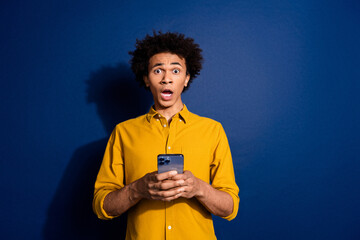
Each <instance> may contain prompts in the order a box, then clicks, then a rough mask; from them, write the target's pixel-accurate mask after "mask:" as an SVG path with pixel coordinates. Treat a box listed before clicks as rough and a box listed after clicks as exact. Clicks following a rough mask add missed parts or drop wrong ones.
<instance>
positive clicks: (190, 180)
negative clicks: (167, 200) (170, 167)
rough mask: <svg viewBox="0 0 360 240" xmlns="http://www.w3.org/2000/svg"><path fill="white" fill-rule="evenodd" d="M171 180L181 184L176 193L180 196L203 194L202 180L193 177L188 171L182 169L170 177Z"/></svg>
mask: <svg viewBox="0 0 360 240" xmlns="http://www.w3.org/2000/svg"><path fill="white" fill-rule="evenodd" d="M172 180H174V181H176V182H177V183H179V184H180V185H181V187H180V188H179V193H178V195H180V197H184V198H192V197H200V196H202V195H203V189H202V186H203V184H202V183H204V182H203V181H201V180H200V179H199V178H197V177H195V176H194V175H193V174H192V172H190V171H184V173H183V174H177V175H175V176H174V177H172Z"/></svg>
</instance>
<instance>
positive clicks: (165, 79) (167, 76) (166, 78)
mask: <svg viewBox="0 0 360 240" xmlns="http://www.w3.org/2000/svg"><path fill="white" fill-rule="evenodd" d="M172 82H173V81H172V79H171V73H169V72H168V71H165V74H164V76H163V78H162V79H161V84H168V83H172Z"/></svg>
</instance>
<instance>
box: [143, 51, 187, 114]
mask: <svg viewBox="0 0 360 240" xmlns="http://www.w3.org/2000/svg"><path fill="white" fill-rule="evenodd" d="M148 72H149V73H148V76H144V82H145V85H146V86H147V87H149V88H150V90H151V93H152V95H153V98H154V102H155V109H156V110H165V109H170V108H173V109H177V110H181V109H182V107H183V103H182V101H181V93H182V91H183V89H184V87H186V86H187V84H188V82H189V79H190V75H188V74H186V63H185V59H184V58H180V57H179V56H178V55H176V54H172V53H158V54H155V55H154V56H152V57H151V58H150V60H149V66H148Z"/></svg>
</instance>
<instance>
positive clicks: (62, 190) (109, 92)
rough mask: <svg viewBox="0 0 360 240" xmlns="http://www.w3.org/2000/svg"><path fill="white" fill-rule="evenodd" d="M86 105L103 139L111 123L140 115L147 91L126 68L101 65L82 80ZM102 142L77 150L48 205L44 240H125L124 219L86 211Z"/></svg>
mask: <svg viewBox="0 0 360 240" xmlns="http://www.w3.org/2000/svg"><path fill="white" fill-rule="evenodd" d="M87 87H88V89H87V93H88V94H87V98H88V99H87V101H88V103H95V104H96V106H97V111H98V114H99V116H100V118H101V120H102V122H103V124H104V126H105V129H106V131H107V133H108V135H110V134H111V131H112V129H113V128H114V127H115V125H116V124H117V123H119V122H121V121H124V120H127V119H129V118H133V117H136V116H139V115H141V114H144V113H146V112H147V111H148V110H149V108H150V104H151V102H152V99H151V94H150V92H147V91H146V90H145V89H143V88H140V87H139V86H138V83H137V82H136V81H135V80H134V76H133V75H132V73H131V71H130V69H129V67H128V65H126V64H120V65H118V66H117V67H102V68H101V69H100V70H98V71H97V72H95V73H92V74H91V76H90V79H89V80H88V81H87ZM107 140H108V139H107V138H105V139H100V140H98V141H95V142H91V143H89V144H86V145H84V146H81V147H79V148H78V149H77V150H76V151H75V153H74V154H73V156H72V158H71V160H70V162H69V165H68V166H67V168H66V170H65V173H64V175H63V177H62V179H61V182H60V184H59V186H58V188H57V191H56V193H55V196H54V198H53V200H52V202H51V204H50V207H49V209H48V214H47V220H46V224H45V227H44V232H43V234H44V239H87V240H88V239H113V238H116V239H125V232H126V216H125V215H123V216H120V217H119V218H115V219H114V220H111V221H103V220H99V219H98V218H97V217H96V216H95V214H94V213H93V211H92V197H93V191H94V182H95V180H96V176H97V172H98V170H99V167H100V164H101V160H102V156H103V153H104V151H105V147H106V143H107Z"/></svg>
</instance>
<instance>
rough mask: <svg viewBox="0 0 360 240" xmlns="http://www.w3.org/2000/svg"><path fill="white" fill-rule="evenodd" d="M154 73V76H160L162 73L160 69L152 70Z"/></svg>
mask: <svg viewBox="0 0 360 240" xmlns="http://www.w3.org/2000/svg"><path fill="white" fill-rule="evenodd" d="M154 73H155V74H160V73H162V71H161V69H160V68H158V69H155V70H154Z"/></svg>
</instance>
